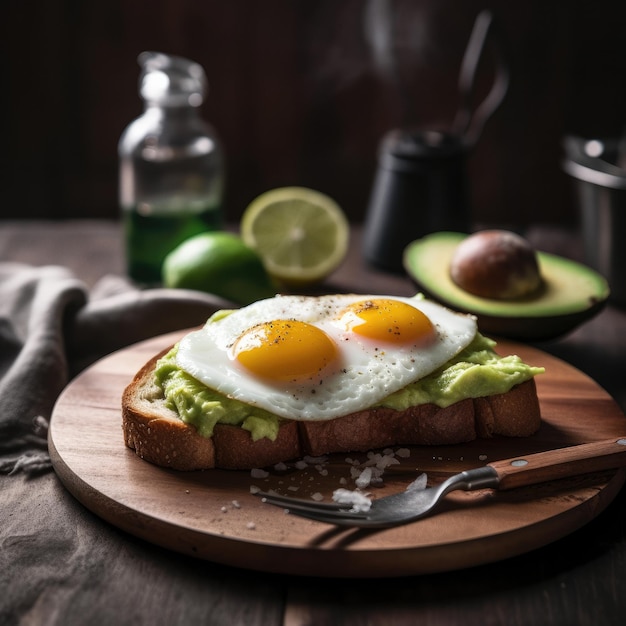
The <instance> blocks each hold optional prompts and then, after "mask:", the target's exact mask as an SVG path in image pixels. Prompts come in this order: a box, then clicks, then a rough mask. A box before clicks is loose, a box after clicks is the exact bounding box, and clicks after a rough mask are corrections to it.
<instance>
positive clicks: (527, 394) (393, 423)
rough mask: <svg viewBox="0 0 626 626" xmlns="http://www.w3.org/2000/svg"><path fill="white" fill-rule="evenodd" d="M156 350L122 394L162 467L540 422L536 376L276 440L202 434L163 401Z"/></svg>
mask: <svg viewBox="0 0 626 626" xmlns="http://www.w3.org/2000/svg"><path fill="white" fill-rule="evenodd" d="M168 351H169V348H168V349H166V350H164V351H162V352H161V353H159V354H157V355H155V356H154V357H153V358H152V359H150V360H149V361H148V362H147V363H146V364H145V365H144V366H143V367H142V368H141V369H140V370H139V372H137V374H136V375H135V377H134V378H133V380H132V381H131V383H130V384H129V385H128V386H127V387H126V389H125V390H124V393H123V395H122V429H123V432H124V442H125V444H126V446H127V447H129V448H130V449H132V450H134V451H135V452H136V453H137V454H138V455H139V456H140V457H141V458H142V459H144V460H146V461H149V462H150V463H153V464H155V465H159V466H161V467H168V468H171V469H175V470H181V471H191V470H203V469H213V468H221V469H234V470H241V469H253V468H258V467H267V466H270V465H274V464H276V463H279V462H286V461H291V460H294V459H297V458H301V457H304V456H306V455H311V456H321V455H324V454H330V453H333V452H365V451H368V450H372V449H377V448H385V447H388V446H394V445H425V446H437V445H452V444H459V443H465V442H468V441H472V440H474V439H476V438H490V437H495V436H505V437H528V436H530V435H532V434H533V433H535V432H536V431H537V430H538V429H539V426H540V424H541V412H540V407H539V399H538V398H537V389H536V385H535V381H534V379H530V380H528V381H526V382H524V383H522V384H520V385H517V386H516V387H513V389H511V390H510V391H509V392H507V393H503V394H497V395H494V396H489V397H486V398H476V399H471V398H469V399H466V400H462V401H460V402H457V403H455V404H452V405H451V406H449V407H446V408H439V407H438V406H436V405H434V404H426V405H421V406H417V407H411V408H410V409H408V410H406V411H397V410H395V409H389V408H384V407H379V408H373V409H368V410H365V411H359V412H356V413H352V414H350V415H346V416H343V417H339V418H337V419H334V420H329V421H319V422H317V421H310V422H299V421H295V420H294V421H288V420H286V421H284V422H283V423H282V424H281V426H280V428H279V432H278V436H277V437H276V440H275V441H271V440H269V439H267V438H262V439H259V440H258V441H253V440H252V437H251V435H250V433H249V432H248V431H246V430H244V429H243V428H240V427H238V426H231V425H227V424H217V425H216V426H215V428H214V431H213V436H212V437H210V438H208V437H203V436H201V435H199V434H198V432H197V431H196V429H195V428H194V427H193V426H191V425H188V424H185V423H184V422H183V421H181V420H180V418H179V417H178V415H177V414H176V413H175V412H174V411H172V410H170V409H168V408H167V407H166V406H165V402H164V398H163V393H162V391H161V389H160V387H158V385H156V384H155V382H154V376H153V372H154V369H155V366H156V362H157V360H158V359H159V358H161V356H163V355H164V354H166V353H167V352H168Z"/></svg>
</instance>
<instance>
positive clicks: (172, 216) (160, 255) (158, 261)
mask: <svg viewBox="0 0 626 626" xmlns="http://www.w3.org/2000/svg"><path fill="white" fill-rule="evenodd" d="M142 209H143V210H142ZM122 215H123V222H124V234H125V238H126V264H127V271H128V275H129V276H130V278H132V279H133V280H134V281H135V282H137V283H139V284H141V285H146V286H149V285H158V284H159V283H160V282H161V268H162V265H163V260H164V259H165V257H166V256H167V255H168V254H169V253H170V252H171V251H172V250H173V249H174V248H176V247H177V246H178V245H179V244H181V243H182V242H183V241H185V240H186V239H188V238H189V237H193V236H194V235H197V234H199V233H203V232H207V231H212V230H218V229H219V228H221V226H222V224H221V213H220V207H219V206H216V205H213V206H210V205H205V206H198V205H197V204H194V206H192V207H189V208H187V207H178V208H177V209H176V210H171V209H170V210H154V211H150V212H146V211H145V208H142V207H141V206H139V207H137V206H134V207H129V208H127V209H125V210H124V211H123V212H122Z"/></svg>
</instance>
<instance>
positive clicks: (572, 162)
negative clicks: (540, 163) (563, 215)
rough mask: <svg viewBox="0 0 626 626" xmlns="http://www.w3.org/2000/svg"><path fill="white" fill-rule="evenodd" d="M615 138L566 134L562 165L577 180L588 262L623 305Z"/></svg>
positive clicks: (624, 249)
mask: <svg viewBox="0 0 626 626" xmlns="http://www.w3.org/2000/svg"><path fill="white" fill-rule="evenodd" d="M619 146H620V143H619V141H618V140H613V139H610V140H602V141H600V140H597V139H592V140H586V139H581V138H578V137H567V138H566V140H565V152H566V155H567V158H566V160H565V162H564V164H563V167H564V169H565V171H566V172H567V173H568V174H570V176H572V177H573V178H574V179H575V180H576V192H577V198H578V204H579V212H580V223H581V224H580V225H581V230H582V233H583V244H584V258H585V262H586V263H587V265H589V266H590V267H592V268H594V269H595V270H596V271H598V272H599V273H600V274H602V275H603V276H604V277H605V278H606V279H607V281H608V283H609V287H610V289H611V296H610V299H611V301H613V302H614V303H619V304H622V305H624V304H626V246H625V245H624V238H625V237H626V169H624V168H623V167H621V166H620V165H618V159H619V156H620V150H619Z"/></svg>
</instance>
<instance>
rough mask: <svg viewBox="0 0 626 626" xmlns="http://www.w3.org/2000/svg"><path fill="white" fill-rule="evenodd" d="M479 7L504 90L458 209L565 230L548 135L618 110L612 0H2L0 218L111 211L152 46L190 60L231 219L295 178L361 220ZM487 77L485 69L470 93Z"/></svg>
mask: <svg viewBox="0 0 626 626" xmlns="http://www.w3.org/2000/svg"><path fill="white" fill-rule="evenodd" d="M485 7H490V8H492V9H493V10H494V12H495V15H496V17H497V19H498V21H499V24H500V27H501V30H502V32H503V34H504V36H505V39H506V44H507V48H508V51H509V59H510V64H511V68H512V83H511V86H510V89H509V93H508V95H507V97H506V100H505V101H504V103H503V105H502V106H501V108H500V109H499V110H498V111H497V113H496V115H495V116H494V117H493V118H492V120H491V121H490V122H489V124H488V125H487V127H486V128H485V131H484V133H483V135H482V138H481V140H480V142H479V144H478V146H477V147H476V149H475V150H474V152H473V153H472V155H471V158H470V160H469V163H468V168H469V171H470V176H471V185H472V186H471V199H472V205H473V211H474V217H475V219H476V220H478V221H480V222H514V223H518V224H521V225H524V224H527V223H531V222H560V223H571V222H573V221H574V220H575V219H576V211H575V207H574V202H573V194H572V188H571V187H572V186H571V182H570V180H569V179H568V178H567V177H566V176H565V174H563V172H562V170H561V164H560V161H561V158H562V148H561V141H562V138H563V136H564V135H565V134H566V133H575V134H579V135H582V136H586V137H603V136H609V135H618V134H620V133H621V131H622V128H623V126H624V125H625V121H626V53H625V52H624V46H625V44H624V42H625V41H626V2H623V1H611V0H595V1H593V0H589V1H588V2H582V1H575V0H574V1H569V2H568V1H562V2H557V1H556V0H524V1H523V2H522V1H512V0H500V1H497V0H494V1H491V2H488V1H480V0H307V1H305V0H91V1H82V0H32V1H25V0H5V1H4V2H3V3H2V8H1V9H0V29H1V30H0V35H1V41H2V43H1V44H0V45H2V50H1V52H2V61H1V65H0V67H2V72H1V76H0V89H1V93H2V101H3V108H5V110H6V105H7V104H8V113H5V114H3V116H2V120H3V125H4V128H3V130H2V155H3V165H2V174H1V176H2V178H1V184H2V196H1V200H0V216H1V217H4V218H16V217H18V218H50V219H61V218H69V217H116V215H117V152H116V150H117V140H118V138H119V136H120V133H121V132H122V130H123V129H124V127H125V126H126V125H127V124H128V122H130V121H131V120H132V119H133V118H134V117H136V116H137V115H139V114H140V112H141V102H140V100H139V96H138V95H137V78H138V66H137V63H136V57H137V55H138V53H139V52H141V51H142V50H148V49H151V50H158V51H162V52H168V53H172V54H179V55H182V56H187V57H189V58H192V59H194V60H196V61H198V62H199V63H201V64H202V65H203V66H204V68H205V70H206V73H207V75H208V78H209V83H210V93H209V98H208V100H207V101H206V103H205V105H204V106H203V113H204V116H205V117H206V118H207V119H208V120H209V121H211V122H212V123H213V125H214V126H215V127H216V129H217V130H218V132H219V134H220V136H221V138H222V140H223V142H224V145H225V148H226V156H227V159H228V181H227V203H226V210H227V215H228V217H229V218H230V219H236V218H237V217H238V216H239V215H240V214H241V211H242V210H243V209H244V207H245V206H246V205H247V203H248V202H249V201H250V200H251V199H253V198H254V197H255V196H256V195H257V194H259V193H261V192H262V191H264V190H266V189H269V188H271V187H276V186H280V185H291V184H299V185H307V186H311V187H314V188H316V189H319V190H321V191H324V192H326V193H328V194H330V195H332V196H333V197H335V199H336V200H337V201H338V202H339V203H340V204H341V205H342V206H343V207H344V209H345V210H346V211H347V212H348V214H349V216H350V217H351V218H352V219H353V220H360V219H362V218H363V215H364V211H365V208H366V205H367V199H368V196H369V193H370V189H371V183H372V177H373V174H374V171H375V166H376V149H377V144H378V141H379V139H380V138H381V136H382V135H383V133H384V132H385V131H387V130H389V129H391V128H394V127H398V126H401V125H409V124H410V125H417V126H433V125H444V126H445V125H447V124H449V122H450V121H451V119H452V117H453V115H454V112H455V110H456V107H457V85H456V80H457V75H458V71H459V64H460V61H461V57H462V55H463V51H464V48H465V45H466V42H467V39H468V37H469V33H470V30H471V26H472V23H473V20H474V18H475V16H476V14H477V13H478V12H479V11H480V9H482V8H485ZM392 22H393V25H394V26H393V29H394V30H393V35H392V36H391V35H390V30H389V25H390V24H391V23H392ZM490 80H491V71H490V68H489V64H486V67H485V69H484V71H481V73H480V75H479V85H480V87H481V89H485V88H486V87H488V86H489V84H490Z"/></svg>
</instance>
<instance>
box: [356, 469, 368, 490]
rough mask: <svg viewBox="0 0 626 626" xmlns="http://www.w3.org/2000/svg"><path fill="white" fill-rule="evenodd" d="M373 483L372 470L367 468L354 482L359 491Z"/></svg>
mask: <svg viewBox="0 0 626 626" xmlns="http://www.w3.org/2000/svg"><path fill="white" fill-rule="evenodd" d="M371 481H372V468H371V467H366V468H365V469H364V470H363V471H362V472H361V474H360V476H359V477H358V478H357V479H356V480H355V481H354V482H355V483H356V486H357V487H359V489H363V487H367V486H368V485H369V484H370V483H371Z"/></svg>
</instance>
